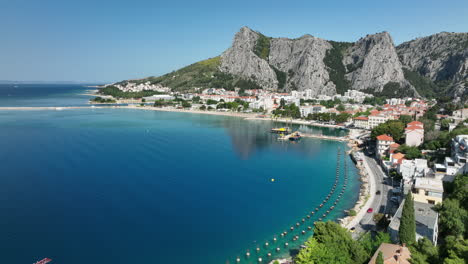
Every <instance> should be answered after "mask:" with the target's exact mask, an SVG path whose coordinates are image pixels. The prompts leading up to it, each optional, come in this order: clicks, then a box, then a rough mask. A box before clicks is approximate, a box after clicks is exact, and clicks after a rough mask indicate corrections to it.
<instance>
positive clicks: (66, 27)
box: [0, 0, 468, 83]
mask: <svg viewBox="0 0 468 264" xmlns="http://www.w3.org/2000/svg"><path fill="white" fill-rule="evenodd" d="M0 14H1V17H2V22H1V23H0V36H1V37H0V80H17V81H78V82H88V83H101V82H104V83H108V82H114V81H120V80H124V79H133V78H142V77H147V76H158V75H162V74H164V73H167V72H170V71H172V70H176V69H178V68H181V67H183V66H186V65H189V64H191V63H194V62H196V61H199V60H202V59H207V58H210V57H215V56H217V55H219V54H221V53H222V52H223V51H224V50H225V49H227V48H228V47H229V46H230V45H231V43H232V39H233V37H234V34H235V33H236V32H237V31H238V30H239V29H240V28H241V27H242V26H248V27H250V28H252V29H254V30H257V31H260V32H262V33H263V34H264V35H267V36H271V37H289V38H296V37H299V36H302V35H304V34H311V35H313V36H316V37H320V38H324V39H329V40H336V41H356V40H358V39H359V38H360V37H363V36H365V35H367V34H372V33H377V32H382V31H388V32H389V33H390V34H391V36H392V37H393V40H394V42H395V44H399V43H402V42H404V41H408V40H411V39H414V38H417V37H423V36H427V35H431V34H435V33H438V32H441V31H448V32H468V1H467V0H445V1H441V0H405V1H403V0H392V1H376V0H361V1H360V0H354V1H336V0H325V1H320V2H319V1H314V0H308V1H291V0H289V1H286V0H283V1H276V0H269V1H263V0H249V1H246V0H236V1H219V0H217V1H216V0H206V1H203V0H199V1H181V0H170V1H158V0H132V1H130V0H128V1H120V0H113V1H109V0H80V1H75V0H60V1H58V0H41V1H37V0H29V1H26V0H14V1H11V0H0Z"/></svg>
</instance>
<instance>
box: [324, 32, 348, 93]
mask: <svg viewBox="0 0 468 264" xmlns="http://www.w3.org/2000/svg"><path fill="white" fill-rule="evenodd" d="M330 43H331V44H332V48H331V49H329V50H327V53H326V54H325V58H324V59H323V62H324V63H325V65H326V66H327V70H328V75H329V76H330V81H332V82H333V83H334V84H335V86H336V93H339V94H344V92H346V91H347V90H348V89H349V88H350V87H351V84H350V82H349V81H348V80H347V79H346V77H345V74H346V68H345V66H344V65H343V53H344V52H345V51H346V49H348V48H349V47H351V46H352V45H353V43H350V42H336V41H330Z"/></svg>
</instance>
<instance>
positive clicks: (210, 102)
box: [206, 99, 218, 105]
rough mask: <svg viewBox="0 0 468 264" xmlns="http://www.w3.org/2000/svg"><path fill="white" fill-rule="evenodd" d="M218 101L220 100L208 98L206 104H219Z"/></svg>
mask: <svg viewBox="0 0 468 264" xmlns="http://www.w3.org/2000/svg"><path fill="white" fill-rule="evenodd" d="M217 103H218V101H216V100H213V99H208V100H206V104H207V105H215V104H217Z"/></svg>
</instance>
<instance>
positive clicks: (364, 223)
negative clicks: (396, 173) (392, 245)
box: [354, 156, 395, 237]
mask: <svg viewBox="0 0 468 264" xmlns="http://www.w3.org/2000/svg"><path fill="white" fill-rule="evenodd" d="M364 158H365V161H366V162H367V164H368V165H369V169H370V170H371V171H370V175H369V176H370V177H374V179H375V183H376V186H375V191H376V192H377V191H380V194H378V195H377V194H376V195H374V197H373V201H372V203H371V206H370V208H372V209H373V212H372V213H366V214H365V215H364V217H363V218H362V219H361V221H360V222H359V225H357V226H356V230H355V233H354V234H355V235H354V236H356V237H357V236H359V234H360V233H362V232H366V231H371V230H375V222H374V220H373V217H374V214H376V213H382V214H387V213H391V212H392V211H393V207H394V206H395V205H394V204H393V202H391V201H390V197H391V196H392V193H391V190H392V186H391V182H390V178H387V177H386V176H385V174H384V172H383V171H382V169H381V167H380V166H379V165H378V164H377V162H376V161H375V160H374V159H373V158H371V157H368V156H365V157H364ZM363 209H364V210H367V209H369V208H363Z"/></svg>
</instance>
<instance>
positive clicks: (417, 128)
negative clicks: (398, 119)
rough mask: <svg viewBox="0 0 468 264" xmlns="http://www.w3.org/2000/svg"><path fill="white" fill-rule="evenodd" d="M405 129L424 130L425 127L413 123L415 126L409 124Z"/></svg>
mask: <svg viewBox="0 0 468 264" xmlns="http://www.w3.org/2000/svg"><path fill="white" fill-rule="evenodd" d="M405 130H424V128H423V127H422V126H416V125H413V126H408V127H407V128H405Z"/></svg>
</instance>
